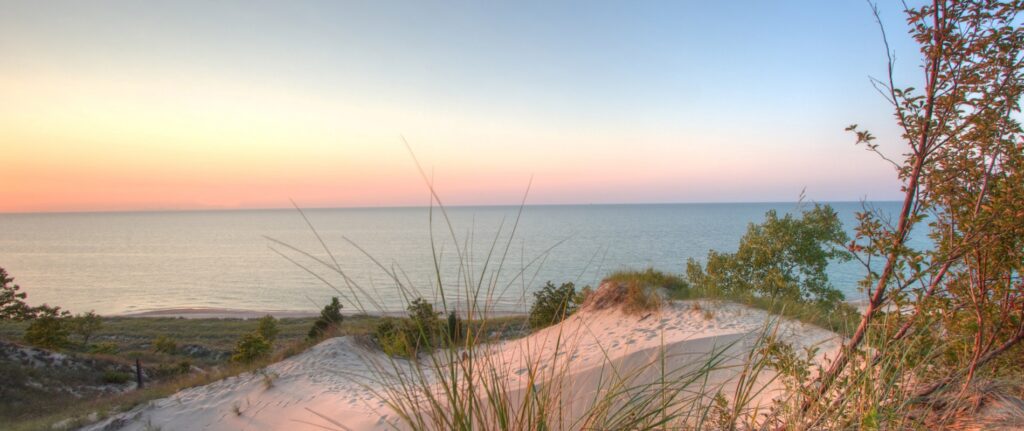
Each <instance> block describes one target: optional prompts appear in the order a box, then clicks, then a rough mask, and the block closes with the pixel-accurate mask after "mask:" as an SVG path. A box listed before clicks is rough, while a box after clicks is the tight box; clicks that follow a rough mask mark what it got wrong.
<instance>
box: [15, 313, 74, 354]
mask: <svg viewBox="0 0 1024 431" xmlns="http://www.w3.org/2000/svg"><path fill="white" fill-rule="evenodd" d="M34 313H35V314H36V315H35V317H34V318H33V319H32V323H31V324H29V325H28V328H26V329H25V336H24V340H25V342H26V343H29V344H31V345H33V346H38V347H43V348H46V349H60V348H63V347H64V346H67V345H68V325H67V320H68V319H67V316H68V312H67V311H61V310H60V307H48V306H45V305H44V306H40V307H37V308H36V309H34Z"/></svg>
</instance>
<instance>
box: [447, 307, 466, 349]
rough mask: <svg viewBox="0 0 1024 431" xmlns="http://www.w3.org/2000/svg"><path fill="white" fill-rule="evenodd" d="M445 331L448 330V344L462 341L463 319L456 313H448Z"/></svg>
mask: <svg viewBox="0 0 1024 431" xmlns="http://www.w3.org/2000/svg"><path fill="white" fill-rule="evenodd" d="M445 329H446V330H447V334H446V335H447V338H446V341H447V342H448V343H450V344H455V343H458V342H459V341H460V340H462V337H463V334H462V318H461V317H459V315H458V313H456V312H454V311H452V312H450V313H448V320H447V322H446V325H445Z"/></svg>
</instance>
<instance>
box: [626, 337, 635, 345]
mask: <svg viewBox="0 0 1024 431" xmlns="http://www.w3.org/2000/svg"><path fill="white" fill-rule="evenodd" d="M626 344H636V340H634V339H632V338H630V339H628V340H626Z"/></svg>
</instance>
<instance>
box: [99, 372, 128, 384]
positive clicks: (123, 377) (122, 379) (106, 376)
mask: <svg viewBox="0 0 1024 431" xmlns="http://www.w3.org/2000/svg"><path fill="white" fill-rule="evenodd" d="M131 379H132V375H131V373H126V372H124V371H115V370H107V371H104V372H103V383H110V384H115V385H122V384H125V383H128V381H130V380H131Z"/></svg>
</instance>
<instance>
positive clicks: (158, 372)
mask: <svg viewBox="0 0 1024 431" xmlns="http://www.w3.org/2000/svg"><path fill="white" fill-rule="evenodd" d="M191 372H192V361H190V360H188V359H182V360H181V361H178V362H177V363H173V364H159V365H157V366H156V367H155V368H153V377H154V378H157V379H166V378H169V377H177V376H181V375H185V374H188V373H191Z"/></svg>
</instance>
